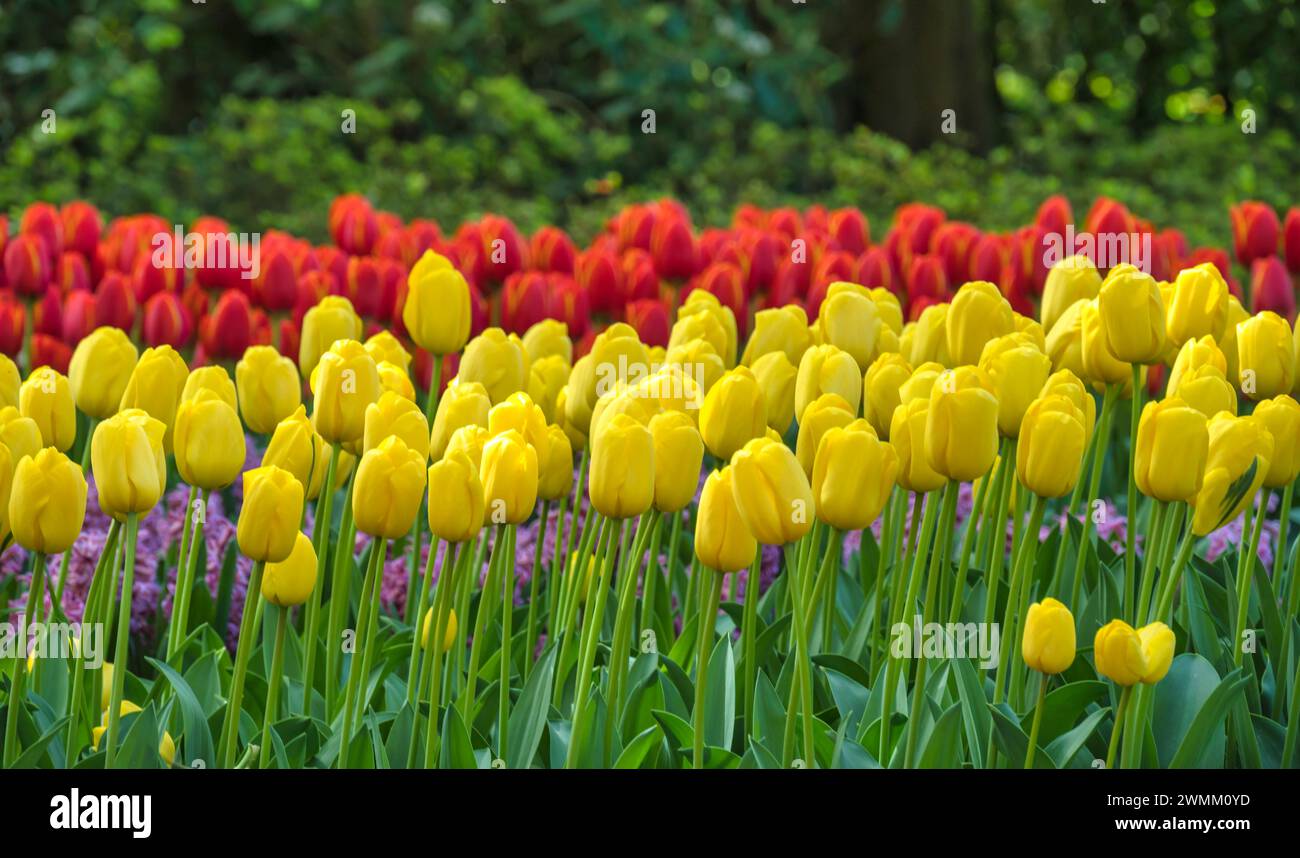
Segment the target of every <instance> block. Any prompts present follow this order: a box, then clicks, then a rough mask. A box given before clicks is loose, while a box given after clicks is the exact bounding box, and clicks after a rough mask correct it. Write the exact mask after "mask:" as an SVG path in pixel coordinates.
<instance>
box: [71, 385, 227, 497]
mask: <svg viewBox="0 0 1300 858" xmlns="http://www.w3.org/2000/svg"><path fill="white" fill-rule="evenodd" d="M173 441H174V445H175V448H176V469H177V470H178V471H180V474H181V479H183V480H184V481H185V482H186V483H188V484H190V485H191V486H195V487H197V488H200V489H205V490H208V491H212V490H215V489H223V488H225V487H226V486H228V485H230V484H231V483H233V482H234V481H235V478H236V477H238V476H239V472H240V471H242V470H243V469H244V459H245V457H246V456H247V455H248V448H247V446H246V444H245V441H244V427H243V426H241V425H240V424H239V415H238V414H236V413H235V409H234V408H233V407H231V406H230V405H229V404H228V403H227V402H226V401H225V400H224V399H221V398H220V397H219V396H218V395H217V394H216V393H212V392H210V391H207V390H203V391H201V392H199V393H198V394H197V395H196V397H195V398H194V399H189V400H186V401H184V402H182V403H181V404H180V407H179V408H178V409H177V410H176V433H175V438H174V439H173ZM92 452H93V449H92Z"/></svg>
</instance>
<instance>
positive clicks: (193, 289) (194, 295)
mask: <svg viewBox="0 0 1300 858" xmlns="http://www.w3.org/2000/svg"><path fill="white" fill-rule="evenodd" d="M181 303H182V304H184V305H185V309H186V310H187V311H189V314H190V322H191V324H197V322H196V320H198V319H202V318H203V317H204V316H206V315H207V314H208V307H209V306H210V305H211V303H212V299H211V297H210V296H209V295H208V293H207V291H206V290H205V289H203V287H201V286H199V284H198V283H195V282H191V283H190V285H188V286H186V287H185V288H184V289H183V290H182V291H181Z"/></svg>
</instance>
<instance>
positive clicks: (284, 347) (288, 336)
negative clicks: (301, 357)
mask: <svg viewBox="0 0 1300 858" xmlns="http://www.w3.org/2000/svg"><path fill="white" fill-rule="evenodd" d="M301 342H302V331H301V329H299V327H298V326H297V325H296V324H294V322H293V319H281V320H280V337H279V342H277V343H276V348H277V349H279V350H280V354H282V355H284V356H285V357H287V358H292V359H293V360H294V362H297V360H298V345H299V343H301Z"/></svg>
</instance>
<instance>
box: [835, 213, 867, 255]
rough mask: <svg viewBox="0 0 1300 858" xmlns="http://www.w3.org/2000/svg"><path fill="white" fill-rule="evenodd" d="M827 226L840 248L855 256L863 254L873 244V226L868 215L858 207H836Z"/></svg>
mask: <svg viewBox="0 0 1300 858" xmlns="http://www.w3.org/2000/svg"><path fill="white" fill-rule="evenodd" d="M826 226H827V229H828V230H829V231H830V234H831V237H832V238H834V240H835V243H836V244H837V245H838V246H839V249H840V250H844V251H848V252H849V253H852V254H853V255H854V256H861V255H862V253H863V252H864V251H865V250H866V249H867V245H869V244H871V227H870V225H869V224H868V223H867V218H866V215H864V214H863V213H862V212H860V211H858V210H857V209H836V210H835V211H833V212H831V214H830V218H829V220H828V222H827V225H826Z"/></svg>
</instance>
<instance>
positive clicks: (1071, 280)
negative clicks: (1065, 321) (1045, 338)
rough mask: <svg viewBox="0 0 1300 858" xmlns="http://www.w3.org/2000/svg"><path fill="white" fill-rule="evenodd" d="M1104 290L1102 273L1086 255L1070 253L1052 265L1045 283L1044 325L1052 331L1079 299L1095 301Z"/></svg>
mask: <svg viewBox="0 0 1300 858" xmlns="http://www.w3.org/2000/svg"><path fill="white" fill-rule="evenodd" d="M1100 291H1101V275H1100V274H1098V273H1097V266H1095V265H1093V264H1092V260H1091V259H1089V258H1088V257H1086V256H1067V257H1066V258H1065V259H1062V260H1061V261H1060V262H1058V263H1056V264H1055V265H1053V266H1052V268H1051V270H1050V271H1048V272H1047V280H1046V281H1045V282H1044V283H1043V305H1042V308H1041V315H1042V317H1043V329H1044V330H1045V331H1047V333H1048V334H1051V332H1052V328H1053V327H1054V326H1055V325H1056V322H1057V320H1058V319H1060V318H1061V316H1062V315H1063V314H1064V313H1065V311H1066V310H1067V309H1069V307H1070V305H1071V304H1073V303H1074V302H1075V301H1080V300H1083V301H1091V300H1092V299H1093V298H1096V297H1097V293H1098V292H1100Z"/></svg>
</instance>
